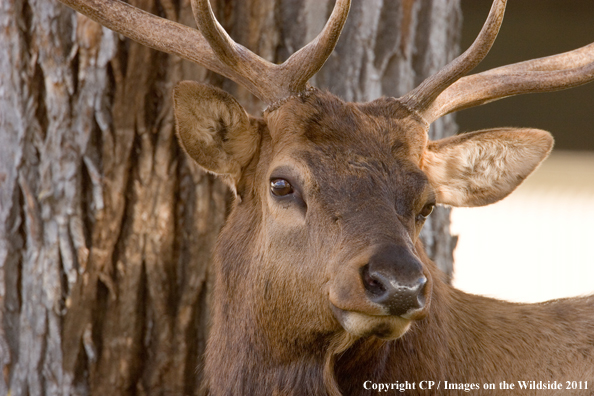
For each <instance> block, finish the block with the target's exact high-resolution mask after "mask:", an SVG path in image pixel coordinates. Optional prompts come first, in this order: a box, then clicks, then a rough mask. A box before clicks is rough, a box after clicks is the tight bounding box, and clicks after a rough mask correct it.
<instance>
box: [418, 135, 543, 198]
mask: <svg viewBox="0 0 594 396" xmlns="http://www.w3.org/2000/svg"><path fill="white" fill-rule="evenodd" d="M552 147H553V137H552V136H551V134H550V133H548V132H546V131H542V130H539V129H517V128H501V129H492V130H484V131H478V132H472V133H465V134H462V135H457V136H452V137H449V138H445V139H441V140H437V141H435V142H430V143H429V145H428V147H427V150H426V151H425V153H424V155H423V161H422V165H421V168H422V169H423V171H424V172H425V173H426V174H427V177H428V178H429V182H430V183H431V184H432V185H433V187H434V188H435V190H436V193H437V202H438V203H442V204H446V205H452V206H483V205H488V204H491V203H494V202H497V201H499V200H500V199H503V198H505V197H506V196H507V195H509V193H511V192H512V191H513V190H514V189H515V188H516V187H517V186H519V185H520V184H521V183H522V181H524V179H525V178H526V177H528V175H529V174H530V173H532V171H534V170H535V169H536V168H537V167H538V165H539V164H540V163H541V162H542V161H543V160H544V159H545V158H546V157H547V155H548V154H549V153H550V151H551V149H552Z"/></svg>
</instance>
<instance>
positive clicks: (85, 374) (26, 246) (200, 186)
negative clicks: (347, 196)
mask: <svg viewBox="0 0 594 396" xmlns="http://www.w3.org/2000/svg"><path fill="white" fill-rule="evenodd" d="M131 3H133V4H134V5H136V6H138V7H140V8H143V9H145V10H148V11H150V12H153V13H156V14H160V15H162V16H165V17H167V18H168V19H172V20H177V21H180V22H182V23H185V24H188V25H193V24H194V23H193V21H192V20H191V15H192V12H191V10H190V7H189V1H187V0H181V1H178V0H160V1H158V2H156V1H154V0H131ZM458 3H459V2H458V1H457V0H386V1H382V0H365V1H363V0H354V1H353V6H352V11H351V15H350V17H349V21H348V23H347V26H346V28H345V31H344V34H343V37H342V38H341V41H340V43H339V45H338V48H337V49H336V51H335V53H334V54H333V55H332V57H331V58H330V60H329V61H328V63H327V65H326V66H325V67H324V69H323V70H322V71H321V72H320V73H319V74H318V76H317V77H316V78H315V79H314V80H313V83H314V84H315V85H317V86H319V87H325V88H329V89H330V90H331V91H332V92H334V93H336V94H338V95H340V96H342V97H343V98H345V99H347V100H355V101H363V100H369V99H373V98H375V97H377V96H380V95H391V96H398V95H401V94H403V93H404V92H406V91H407V90H409V89H411V88H412V87H414V86H415V85H416V84H418V83H419V82H420V81H421V80H422V79H423V78H424V77H425V76H427V75H429V74H431V73H433V72H435V71H436V70H437V69H438V68H439V67H440V66H442V65H443V64H445V63H446V62H447V61H448V60H450V59H451V58H452V57H453V56H454V55H455V54H457V52H458V46H457V43H458V32H459V25H460V11H459V4H458ZM213 6H214V7H215V9H216V12H217V15H218V17H219V20H221V21H222V23H223V24H224V26H225V27H226V28H227V29H228V31H229V32H230V33H231V35H232V36H233V37H234V38H235V39H236V40H237V41H239V42H241V43H243V44H244V45H246V46H247V47H249V48H250V49H252V50H254V51H255V52H257V53H259V54H260V55H262V56H264V57H265V58H267V59H269V60H273V61H282V60H284V59H285V58H286V57H287V55H288V54H290V53H291V52H293V51H295V50H296V49H297V48H299V47H300V46H302V45H303V44H304V43H305V42H306V41H308V40H310V39H311V38H313V37H314V36H315V35H316V34H317V33H318V32H319V31H320V30H321V28H322V26H323V24H324V23H325V21H326V18H327V16H328V15H329V12H330V11H331V7H332V6H333V1H332V0H217V1H213ZM183 79H194V80H199V81H207V82H210V83H212V84H217V85H221V86H223V87H225V88H226V89H227V90H229V91H230V92H232V93H233V94H235V95H236V96H237V97H238V99H239V100H240V102H242V104H243V105H244V106H245V107H246V108H247V109H249V110H250V111H251V112H252V113H253V114H254V113H258V112H259V111H261V109H262V105H261V104H260V103H258V102H257V101H256V100H254V98H253V97H251V96H250V95H249V94H248V93H247V92H246V91H245V90H243V89H241V88H238V87H236V86H235V85H233V84H232V83H230V82H228V81H224V80H223V79H222V78H221V77H219V76H216V75H214V74H213V73H210V72H207V71H205V70H204V69H202V68H201V67H198V66H195V65H190V64H188V63H186V62H185V61H181V60H179V59H178V58H176V57H173V56H168V55H166V54H161V53H157V52H155V51H152V50H149V49H147V48H145V47H142V46H140V45H138V44H136V43H134V42H130V41H129V40H126V39H124V38H122V37H119V36H118V35H116V34H114V33H112V32H111V31H109V30H107V29H104V28H101V27H100V26H98V25H97V24H95V23H94V22H91V21H89V20H88V19H86V18H84V17H82V16H80V15H76V14H75V13H73V12H72V11H71V10H69V9H67V8H66V7H64V6H62V5H61V4H59V3H57V2H56V1H53V0H52V1H47V0H4V1H2V2H0V367H1V368H2V372H1V375H0V395H6V394H10V395H11V396H21V395H23V396H24V395H32V396H34V395H35V396H37V395H39V396H41V395H48V396H50V395H106V394H109V395H112V396H116V395H144V394H147V395H193V394H197V393H198V389H199V383H200V380H201V374H200V373H201V370H200V365H201V353H202V350H203V348H204V343H205V339H206V336H207V332H208V327H207V323H208V295H209V293H208V291H209V287H210V286H209V285H210V281H211V279H210V273H209V263H210V254H211V251H212V247H213V244H214V241H215V239H216V235H217V233H218V230H219V228H220V226H221V225H222V223H223V221H224V218H225V211H226V208H227V204H228V201H229V195H228V192H227V190H226V188H225V187H224V186H223V185H222V184H221V183H220V182H219V181H217V180H215V179H214V178H213V177H212V176H210V175H207V174H205V173H204V172H202V171H201V170H200V169H198V168H197V167H196V166H195V165H194V164H193V163H191V162H190V161H188V159H187V158H186V157H185V156H184V155H183V154H182V153H181V151H180V149H179V147H178V145H177V142H176V140H175V134H174V123H173V118H172V112H171V104H172V103H171V95H170V94H171V90H172V88H173V86H174V84H175V83H176V82H177V81H180V80H183ZM455 131H456V127H455V124H454V123H453V120H452V119H451V118H446V119H444V120H442V121H440V122H438V123H436V125H435V127H434V129H433V130H432V134H433V137H440V136H445V135H449V134H453V133H454V132H455ZM448 229H449V212H448V211H447V210H445V209H440V210H438V211H437V212H436V213H435V214H434V215H433V216H432V218H431V220H430V221H429V223H428V224H427V226H426V230H425V231H424V237H425V240H426V244H427V247H428V250H429V252H430V254H431V255H432V257H434V258H435V260H437V262H438V263H439V264H440V265H441V266H442V268H444V269H445V270H446V271H447V272H448V273H451V262H452V250H453V246H454V244H455V240H454V239H453V238H451V237H450V236H449V234H448Z"/></svg>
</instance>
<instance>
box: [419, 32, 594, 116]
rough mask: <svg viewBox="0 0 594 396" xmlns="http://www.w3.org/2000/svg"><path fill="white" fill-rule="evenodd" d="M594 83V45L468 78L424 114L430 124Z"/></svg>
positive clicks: (448, 90) (451, 87)
mask: <svg viewBox="0 0 594 396" xmlns="http://www.w3.org/2000/svg"><path fill="white" fill-rule="evenodd" d="M590 81H594V43H592V44H589V45H586V46H585V47H582V48H578V49H576V50H573V51H570V52H565V53H562V54H558V55H553V56H549V57H545V58H539V59H533V60H530V61H526V62H520V63H515V64H512V65H508V66H503V67H499V68H496V69H492V70H488V71H486V72H482V73H478V74H474V75H472V76H468V77H464V78H462V79H460V80H459V81H458V82H456V83H455V84H453V85H452V86H450V87H449V88H447V89H446V90H445V91H443V92H442V93H441V95H439V96H438V97H437V99H436V100H435V101H434V102H433V103H432V104H431V106H430V107H429V108H428V109H426V111H425V112H423V113H422V114H423V116H424V117H425V119H426V120H427V121H429V122H432V121H434V120H436V119H437V118H439V117H441V116H443V115H445V114H448V113H452V112H455V111H459V110H463V109H466V108H469V107H473V106H479V105H482V104H485V103H488V102H492V101H494V100H498V99H503V98H506V97H509V96H513V95H519V94H523V93H533V92H534V93H536V92H550V91H558V90H562V89H566V88H572V87H576V86H578V85H582V84H585V83H588V82H590Z"/></svg>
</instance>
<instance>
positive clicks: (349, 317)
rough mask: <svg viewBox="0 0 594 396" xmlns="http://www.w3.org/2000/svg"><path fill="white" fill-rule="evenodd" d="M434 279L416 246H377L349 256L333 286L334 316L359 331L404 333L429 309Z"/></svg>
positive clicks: (362, 333)
mask: <svg viewBox="0 0 594 396" xmlns="http://www.w3.org/2000/svg"><path fill="white" fill-rule="evenodd" d="M430 293H431V279H430V276H429V274H428V272H426V271H425V270H424V266H423V264H422V262H421V261H420V259H419V258H418V257H416V255H415V254H414V253H413V251H412V249H410V248H409V247H407V246H403V245H398V244H395V243H389V244H383V245H379V246H375V247H373V248H371V249H369V250H367V251H366V252H365V254H363V255H361V256H358V257H356V258H355V259H353V260H350V262H349V263H347V264H346V268H344V267H343V270H342V271H340V270H339V273H338V274H337V275H336V278H335V279H334V281H333V282H332V287H331V289H330V303H331V307H332V311H333V313H334V316H335V317H336V318H337V319H338V321H339V322H340V323H341V325H342V327H343V328H344V329H345V330H346V331H348V332H349V333H351V334H353V335H357V336H367V335H375V336H378V337H381V338H388V339H393V338H398V337H401V336H402V335H403V334H404V333H405V332H406V331H407V330H408V328H409V327H410V324H411V322H412V321H413V320H417V319H421V318H423V317H424V316H425V315H426V312H427V307H428V304H429V301H430Z"/></svg>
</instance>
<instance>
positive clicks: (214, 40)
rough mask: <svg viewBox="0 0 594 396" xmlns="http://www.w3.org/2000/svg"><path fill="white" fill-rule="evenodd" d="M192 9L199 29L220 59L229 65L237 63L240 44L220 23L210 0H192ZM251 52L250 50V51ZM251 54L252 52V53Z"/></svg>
mask: <svg viewBox="0 0 594 396" xmlns="http://www.w3.org/2000/svg"><path fill="white" fill-rule="evenodd" d="M191 4H192V11H193V12H194V19H195V20H196V24H197V26H198V30H199V31H200V33H202V35H203V36H204V38H205V39H206V41H208V43H209V44H210V47H211V48H212V50H213V51H214V52H215V54H217V56H218V57H219V59H220V60H221V61H222V62H223V63H225V64H227V65H235V64H237V63H238V62H239V60H240V56H239V53H238V52H239V51H240V48H237V47H239V44H237V43H235V41H233V39H231V37H229V35H228V34H227V32H226V31H225V29H223V27H222V26H221V25H220V24H219V22H218V21H217V19H216V17H215V16H214V13H213V12H212V7H211V6H210V1H209V0H192V3H191ZM248 53H249V52H248ZM250 54H251V53H250Z"/></svg>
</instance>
